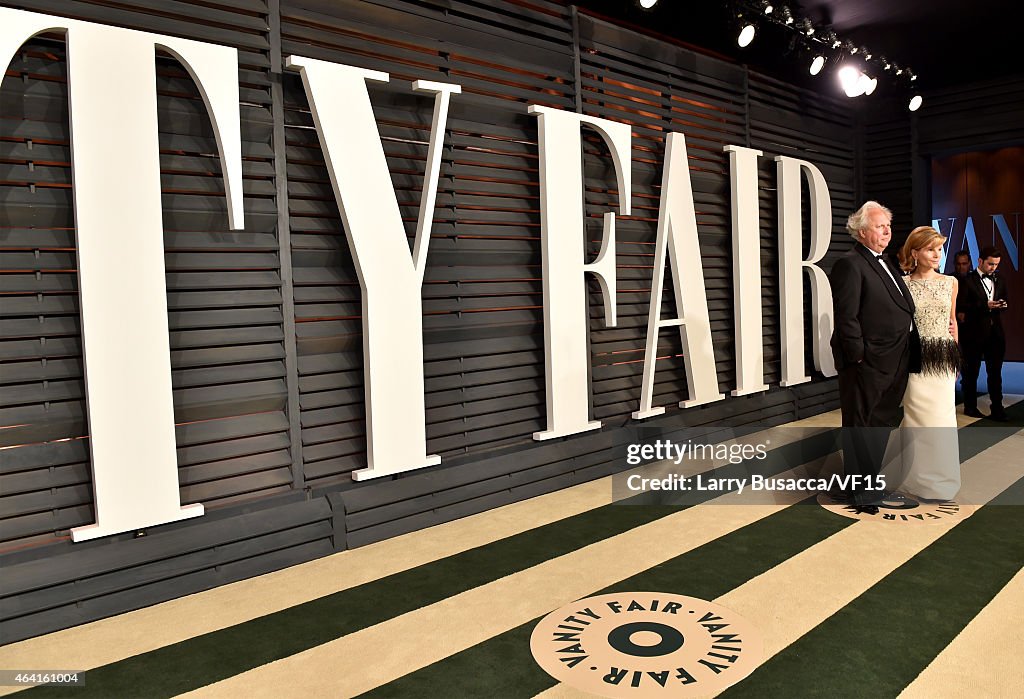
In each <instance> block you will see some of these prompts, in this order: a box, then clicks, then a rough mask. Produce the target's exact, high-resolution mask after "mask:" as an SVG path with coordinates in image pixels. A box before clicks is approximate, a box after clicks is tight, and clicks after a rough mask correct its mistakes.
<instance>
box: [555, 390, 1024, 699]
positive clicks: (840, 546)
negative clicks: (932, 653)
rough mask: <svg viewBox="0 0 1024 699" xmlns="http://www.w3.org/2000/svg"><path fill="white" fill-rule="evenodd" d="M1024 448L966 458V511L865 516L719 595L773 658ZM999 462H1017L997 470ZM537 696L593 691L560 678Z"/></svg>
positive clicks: (918, 546)
mask: <svg viewBox="0 0 1024 699" xmlns="http://www.w3.org/2000/svg"><path fill="white" fill-rule="evenodd" d="M1014 402H1016V401H1014ZM1022 451H1024V433H1020V432H1018V433H1017V434H1015V435H1013V436H1012V437H1010V438H1008V439H1006V440H1003V441H1002V442H1000V443H999V444H997V445H995V446H994V447H992V448H990V449H988V450H986V451H984V452H982V453H981V454H978V455H977V456H975V457H974V458H972V459H970V460H969V461H967V462H965V463H964V464H963V465H962V473H963V475H964V488H963V491H962V492H961V494H960V496H959V497H958V500H963V501H964V502H970V503H975V504H974V505H967V506H963V507H962V511H963V512H964V514H965V517H964V518H959V519H956V520H951V521H950V522H949V523H948V524H934V525H932V524H929V525H923V526H901V525H894V524H887V523H884V522H877V523H875V522H859V523H857V524H856V525H854V526H852V527H848V528H846V529H844V530H842V531H840V532H838V533H837V534H835V535H833V536H831V537H829V538H828V539H826V540H824V541H822V542H820V543H819V544H816V545H815V546H813V547H811V548H810V549H807V550H806V551H804V552H802V553H800V554H798V555H796V556H793V557H792V558H790V559H788V560H787V561H786V562H784V563H782V564H780V565H778V566H776V567H775V568H773V569H772V570H770V571H768V572H766V573H764V574H762V575H760V576H758V577H756V578H753V579H752V580H750V581H749V582H747V583H746V584H744V585H742V586H740V587H738V588H736V589H735V590H733V591H731V592H730V593H728V594H726V595H723V596H721V597H719V598H718V599H716V600H714V601H715V602H717V603H719V604H721V605H723V606H725V607H728V608H730V609H732V610H733V611H735V612H736V613H738V614H740V615H741V616H743V617H745V618H746V619H748V620H749V621H751V622H753V623H754V624H755V625H757V626H758V627H759V628H760V629H762V631H763V632H764V639H765V654H764V660H765V661H767V660H768V659H769V658H771V657H772V656H773V655H775V654H776V653H778V652H779V651H781V650H783V649H784V648H786V647H787V646H788V645H790V644H791V643H793V642H794V641H796V640H797V639H798V638H800V637H801V636H803V635H804V634H805V633H807V632H808V631H810V630H811V629H813V628H814V627H815V626H817V625H818V624H820V623H821V622H822V621H824V620H825V619H827V618H828V617H830V616H832V615H833V614H834V613H835V612H837V611H838V610H839V609H841V608H842V607H843V606H845V605H846V604H848V603H849V602H851V601H853V600H854V599H856V598H857V597H858V596H859V595H861V594H862V593H863V592H864V591H866V590H867V589H868V588H870V587H871V586H873V585H874V584H876V583H877V582H879V581H880V580H881V579H882V578H884V577H885V576H887V575H889V574H890V573H891V572H892V571H893V570H895V569H896V568H898V567H899V566H900V565H902V564H903V563H905V562H906V561H908V560H909V559H910V558H912V557H913V556H914V555H915V554H917V553H918V552H919V551H921V550H922V549H924V548H925V547H927V546H928V545H930V544H931V543H933V542H934V541H936V540H937V539H938V538H939V537H941V536H942V535H943V534H944V533H945V532H946V531H948V530H949V529H950V528H952V527H953V526H956V525H957V524H959V523H960V522H962V521H963V520H964V519H965V518H966V516H970V514H971V512H973V511H975V510H977V508H978V506H979V505H980V504H983V503H986V502H988V501H989V500H991V499H992V498H994V497H995V496H996V495H998V494H999V493H1001V492H1002V491H1003V490H1005V489H1006V488H1007V487H1009V486H1010V485H1012V484H1013V483H1015V482H1016V481H1017V480H1019V479H1020V478H1022V477H1024V462H1021V461H1020V459H1019V458H1018V455H1019V454H1020V453H1021V452H1022ZM993 464H1016V465H1015V466H1005V467H1002V468H999V469H993V468H992V465H993ZM823 570H827V571H828V575H822V574H821V573H822V571H823ZM684 592H685V591H684ZM1018 618H1019V617H1018ZM1017 650H1018V651H1019V647H1017ZM989 671H990V672H992V673H993V674H995V675H996V676H997V677H996V679H994V680H993V683H994V684H995V685H996V686H1003V687H1008V686H1011V685H1013V684H1019V683H1020V679H1019V677H1018V676H1017V675H1018V674H1019V672H1018V669H1017V668H1016V666H1015V665H1014V664H1009V665H1003V666H999V665H992V666H990V667H989ZM1011 675H1012V678H1011ZM537 696H538V697H544V699H553V698H555V697H572V696H587V695H586V694H579V693H576V692H575V690H572V689H571V688H565V687H563V686H562V685H557V686H556V687H554V688H552V689H550V690H547V691H545V692H541V693H540V694H538V695H537ZM931 696H943V695H938V694H932V695H931ZM975 696H986V695H983V694H982V695H975ZM993 696H998V695H993ZM1015 696H1020V695H1019V694H1018V695H1015Z"/></svg>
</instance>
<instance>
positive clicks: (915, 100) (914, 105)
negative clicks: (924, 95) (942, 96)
mask: <svg viewBox="0 0 1024 699" xmlns="http://www.w3.org/2000/svg"><path fill="white" fill-rule="evenodd" d="M923 101H924V100H922V99H921V95H914V96H913V97H911V98H910V104H908V105H907V108H908V109H910V111H912V112H916V111H917V110H918V109H920V108H921V102H923Z"/></svg>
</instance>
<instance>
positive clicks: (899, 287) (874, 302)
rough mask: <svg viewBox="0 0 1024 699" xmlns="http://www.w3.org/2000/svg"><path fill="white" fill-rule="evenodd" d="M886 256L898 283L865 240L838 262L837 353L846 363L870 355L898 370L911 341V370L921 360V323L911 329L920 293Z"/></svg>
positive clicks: (879, 366) (834, 275)
mask: <svg viewBox="0 0 1024 699" xmlns="http://www.w3.org/2000/svg"><path fill="white" fill-rule="evenodd" d="M886 262H887V263H888V267H889V270H890V271H891V272H892V276H893V279H895V280H896V283H895V284H893V279H890V278H889V275H888V274H886V272H885V270H884V269H882V265H881V264H880V263H879V262H878V260H876V259H875V257H874V254H873V253H872V252H871V251H870V250H868V249H867V248H865V247H864V246H863V245H861V244H860V243H858V244H856V245H854V247H853V249H852V250H850V251H849V252H848V253H846V254H845V255H843V256H842V257H841V258H839V259H838V260H837V261H836V263H835V265H834V266H833V267H832V272H831V274H830V275H829V283H830V284H831V286H832V305H833V313H834V316H835V329H834V330H833V331H832V354H833V355H834V357H835V361H836V366H837V367H838V368H840V369H842V368H844V367H847V366H852V365H854V364H856V363H858V362H860V361H864V362H865V363H867V364H868V365H869V366H871V367H872V368H873V369H876V370H878V371H881V372H884V373H895V372H896V368H897V366H898V365H899V362H900V359H901V358H902V355H903V352H904V351H905V350H906V348H907V343H908V342H910V343H911V345H910V348H911V371H914V370H916V368H915V364H919V357H920V341H919V339H918V338H917V332H916V329H915V330H914V331H913V332H912V331H911V324H912V322H913V318H914V299H913V297H912V296H911V295H910V291H909V290H908V289H907V285H906V284H904V283H903V277H902V276H901V275H900V271H899V268H898V267H897V266H896V265H894V264H892V263H891V262H889V261H888V258H886ZM915 355H916V356H915ZM915 360H917V361H915Z"/></svg>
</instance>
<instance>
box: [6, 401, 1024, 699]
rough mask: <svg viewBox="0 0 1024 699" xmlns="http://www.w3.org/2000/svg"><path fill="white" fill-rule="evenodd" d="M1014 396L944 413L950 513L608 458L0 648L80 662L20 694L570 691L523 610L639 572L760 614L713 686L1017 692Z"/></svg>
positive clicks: (659, 586)
mask: <svg viewBox="0 0 1024 699" xmlns="http://www.w3.org/2000/svg"><path fill="white" fill-rule="evenodd" d="M1017 400H1019V398H1017ZM1010 415H1011V418H1012V421H1011V422H1010V423H1009V426H1005V425H997V424H996V423H992V422H989V421H975V420H970V419H964V418H963V417H962V416H960V419H961V429H960V444H961V461H962V470H963V474H964V490H963V491H962V493H961V495H960V496H959V497H958V501H960V502H963V503H970V504H968V505H966V506H965V507H964V508H963V514H964V516H962V517H959V518H956V519H952V520H950V521H947V522H943V523H939V524H928V525H919V526H907V525H899V524H891V523H884V522H860V521H856V520H854V519H849V518H846V517H841V516H838V515H835V514H833V513H830V512H827V511H826V510H824V509H823V508H821V507H819V506H817V505H816V504H815V503H814V501H813V499H810V500H807V499H801V498H803V497H804V496H800V495H793V494H787V493H777V494H776V497H775V498H774V499H773V501H771V502H765V501H763V498H762V501H759V500H758V499H757V498H756V497H755V496H754V495H753V494H751V493H749V492H748V493H744V494H738V493H730V494H726V495H720V496H718V497H714V495H713V494H711V495H709V496H708V497H707V498H705V499H704V501H701V502H697V503H694V504H692V505H688V506H686V507H682V508H680V507H665V506H628V505H622V504H614V505H613V504H611V492H612V488H611V484H610V482H609V479H604V480H601V481H596V482H592V483H587V484H584V485H580V486H577V487H574V488H569V489H566V490H563V491H559V492H556V493H552V494H549V495H545V496H541V497H537V498H534V499H532V500H529V501H525V502H521V503H516V504H513V505H509V506H506V507H502V508H499V509H496V510H492V511H489V512H486V513H482V514H480V515H475V516H472V517H467V518H464V519H461V520H458V521H456V522H450V523H448V524H444V525H440V526H437V527H433V528H431V529H429V530H424V531H420V532H415V533H412V534H408V535H405V536H402V537H397V538H395V539H391V540H388V541H384V542H380V543H377V544H373V545H371V546H367V547H364V548H361V549H356V550H353V551H346V552H344V553H341V554H337V555H335V556H331V557H328V558H324V559H320V560H317V561H312V562H310V563H307V564H304V565H302V566H296V567H294V568H290V569H287V570H283V571H279V572H276V573H271V574H268V575H264V576H261V577H258V578H255V579H252V580H247V581H243V582H240V583H235V584H232V585H227V586H224V587H221V588H218V589H215V590H210V591H208V592H204V593H199V594H196V595H191V596H189V597H186V598H183V599H180V600H174V601H171V602H168V603H165V604H161V605H156V606H154V607H150V608H147V609H143V610H139V611H137V612H132V613H129V614H123V615H121V616H118V617H115V618H112V619H107V620H103V621H100V622H95V623H92V624H87V625H84V626H81V627H77V628H74V629H69V630H66V631H63V632H58V633H54V634H50V635H48V636H44V637H40V638H36V639H31V640H28V641H24V642H20V643H15V644H10V645H7V646H4V647H0V668H19V669H30V668H36V669H49V670H54V669H76V670H85V671H86V674H85V676H86V685H85V686H84V687H75V688H59V689H58V688H52V687H39V688H34V689H29V690H22V691H29V693H30V696H32V697H45V696H50V695H54V696H60V695H67V696H74V697H79V698H81V697H93V696H96V697H161V696H177V695H189V696H202V697H237V696H253V697H257V696H266V697H290V696H298V697H321V696H323V697H351V696H358V695H367V696H380V697H421V696H439V697H462V696H466V697H504V696H508V697H532V696H542V697H545V699H551V698H555V697H581V696H587V695H585V694H583V693H581V692H580V691H579V690H575V689H573V688H572V687H569V686H566V685H564V684H559V683H558V682H557V681H556V680H555V679H553V678H552V677H550V676H549V675H547V674H546V673H544V672H543V671H542V670H541V669H540V668H539V667H538V666H537V664H536V663H535V662H534V661H533V659H532V657H531V655H530V647H529V637H530V633H531V631H532V629H533V627H534V626H535V625H536V623H537V621H538V620H539V619H540V617H542V616H544V615H545V614H547V613H548V612H549V611H551V610H553V609H556V608H558V607H560V606H562V605H565V604H568V603H570V602H572V601H573V600H576V599H579V598H582V597H587V596H591V595H596V594H603V593H611V592H618V591H624V592H628V591H639V590H651V591H670V592H674V593H677V594H680V595H686V596H691V597H697V598H700V599H705V600H711V601H714V602H716V603H718V604H721V605H723V606H725V607H727V608H728V609H730V610H733V611H734V612H735V613H737V614H739V615H741V616H742V617H744V618H745V619H747V620H749V621H750V622H752V623H753V624H755V625H756V626H757V627H759V629H760V630H761V632H762V634H763V636H764V639H765V648H764V659H763V662H762V663H761V665H760V666H759V667H758V668H757V669H756V670H755V671H754V672H753V673H752V674H751V675H750V676H749V677H747V678H746V679H745V680H743V681H742V682H740V683H738V684H736V685H734V686H732V687H730V688H729V689H727V690H725V691H724V692H723V693H722V694H723V695H724V696H730V697H731V696H740V697H742V696H750V697H776V696H777V697H814V696H822V697H825V696H828V697H845V696H849V697H896V696H904V697H961V696H962V697H1019V696H1024V675H1022V673H1021V672H1020V661H1019V655H1020V651H1019V649H1020V648H1021V647H1022V646H1024V624H1021V623H1020V620H1021V619H1024V573H1022V572H1021V569H1022V565H1024V506H1021V503H1024V458H1021V456H1020V455H1021V454H1022V453H1024V430H1022V426H1024V403H1019V402H1018V403H1015V404H1014V405H1013V406H1012V407H1011V408H1010ZM836 420H838V417H837V416H836V415H834V414H829V415H826V416H818V417H817V418H813V419H811V420H807V421H803V422H802V423H799V426H800V427H802V428H803V429H801V430H793V431H790V432H788V433H787V434H799V438H795V437H794V438H793V439H791V440H790V441H789V443H787V440H786V439H784V438H783V439H781V440H780V439H773V448H772V451H771V453H770V457H769V459H768V460H766V465H765V468H767V469H768V472H770V473H774V474H779V475H785V474H787V473H791V474H792V473H802V472H803V471H804V470H805V469H807V468H811V469H812V470H816V469H818V468H821V467H823V466H824V467H826V468H828V467H829V466H834V465H835V463H836V461H837V458H838V457H837V454H836V453H835V452H834V448H835V432H834V429H833V425H834V421H836ZM794 464H795V465H794ZM737 505H742V506H737ZM14 691H18V690H17V689H16V688H13V687H0V694H9V693H12V692H14Z"/></svg>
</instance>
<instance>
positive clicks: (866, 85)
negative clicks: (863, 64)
mask: <svg viewBox="0 0 1024 699" xmlns="http://www.w3.org/2000/svg"><path fill="white" fill-rule="evenodd" d="M874 90H875V88H874V87H872V86H871V78H869V77H868V76H867V75H865V74H864V73H861V74H860V75H858V76H857V87H856V92H857V94H855V95H850V97H859V96H860V95H870V94H871V92H874Z"/></svg>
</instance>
